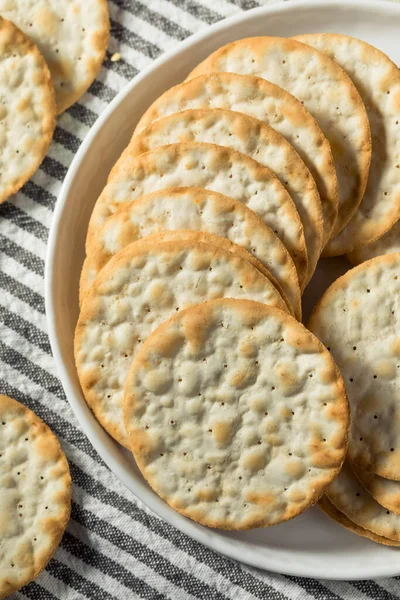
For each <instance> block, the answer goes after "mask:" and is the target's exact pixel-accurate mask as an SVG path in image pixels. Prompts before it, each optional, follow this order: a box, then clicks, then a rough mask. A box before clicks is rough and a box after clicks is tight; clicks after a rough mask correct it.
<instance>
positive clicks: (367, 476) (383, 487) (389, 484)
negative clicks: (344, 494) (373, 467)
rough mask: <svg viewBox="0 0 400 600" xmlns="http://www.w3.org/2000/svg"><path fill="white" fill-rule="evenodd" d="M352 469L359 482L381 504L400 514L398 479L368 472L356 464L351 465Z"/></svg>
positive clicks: (399, 486)
mask: <svg viewBox="0 0 400 600" xmlns="http://www.w3.org/2000/svg"><path fill="white" fill-rule="evenodd" d="M352 469H353V472H354V473H355V475H356V477H357V479H358V480H359V481H360V483H361V484H362V485H363V486H364V487H365V489H366V490H367V491H368V492H369V493H370V494H371V496H372V497H373V498H375V500H376V501H377V502H378V503H379V504H380V505H381V506H383V507H384V508H387V509H388V510H390V511H391V512H393V513H395V514H396V515H400V481H393V480H392V479H386V478H385V477H380V476H379V475H375V473H368V471H366V470H365V469H363V468H361V467H357V466H356V465H352Z"/></svg>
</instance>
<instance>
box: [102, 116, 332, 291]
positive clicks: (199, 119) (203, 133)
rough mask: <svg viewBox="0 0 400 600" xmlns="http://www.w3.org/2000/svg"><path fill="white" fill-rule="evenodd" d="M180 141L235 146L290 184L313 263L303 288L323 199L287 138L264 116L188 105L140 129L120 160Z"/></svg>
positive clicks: (315, 255) (317, 246)
mask: <svg viewBox="0 0 400 600" xmlns="http://www.w3.org/2000/svg"><path fill="white" fill-rule="evenodd" d="M175 142H206V143H211V144H218V145H219V146H225V147H228V148H233V149H234V150H237V151H238V152H242V153H243V154H246V155H247V156H250V157H251V158H254V159H255V160H257V161H258V162H259V163H261V164H262V165H264V166H265V167H268V168H269V169H271V171H272V172H273V173H274V175H276V176H277V177H278V179H279V181H280V182H281V183H282V184H283V185H284V186H285V188H286V190H287V191H288V192H289V194H290V197H291V198H292V200H293V202H294V204H295V206H296V209H297V212H298V213H299V216H300V219H301V222H302V225H303V229H304V237H305V241H306V246H307V257H308V265H305V266H304V269H303V271H302V272H299V281H300V286H301V288H302V289H304V287H305V285H306V283H308V282H309V281H310V279H311V277H312V275H313V273H314V271H315V267H316V264H317V261H318V259H319V257H320V254H321V250H322V244H323V221H322V208H321V200H320V197H319V193H318V189H317V186H316V184H315V181H314V179H313V177H312V175H311V173H310V171H309V170H308V168H307V167H306V165H305V164H304V162H303V161H302V159H301V158H300V156H299V154H298V153H297V152H296V151H295V149H294V148H293V146H291V144H290V143H289V142H287V141H286V139H285V138H284V137H283V136H282V135H280V134H279V133H278V132H276V131H275V130H274V129H273V128H272V127H270V126H269V125H267V124H266V123H265V122H262V121H259V120H258V119H257V120H256V119H253V118H252V117H249V116H248V115H244V114H243V113H237V112H233V111H227V110H224V109H209V110H206V109H189V110H186V111H182V112H179V113H175V114H173V115H170V116H169V117H165V118H164V119H159V120H158V121H156V122H155V123H153V124H151V125H150V126H149V127H148V128H147V129H145V130H144V131H142V132H141V133H140V134H138V135H136V136H135V137H134V138H133V139H132V141H131V142H130V144H129V146H128V147H127V148H126V150H125V151H124V153H123V154H122V156H121V158H120V160H119V161H118V162H117V165H116V167H114V168H115V169H118V166H119V165H120V164H123V162H124V160H126V159H127V157H129V156H138V155H139V154H143V153H144V152H148V151H149V150H152V149H153V148H158V147H159V146H164V145H167V144H172V143H175Z"/></svg>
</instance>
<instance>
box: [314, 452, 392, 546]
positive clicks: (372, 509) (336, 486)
mask: <svg viewBox="0 0 400 600" xmlns="http://www.w3.org/2000/svg"><path fill="white" fill-rule="evenodd" d="M326 495H327V497H328V500H329V501H330V502H331V503H332V504H333V505H334V506H335V507H336V508H337V509H338V510H339V511H340V512H341V513H343V514H344V515H345V516H346V517H347V518H348V519H350V521H353V523H355V524H356V525H358V526H359V527H362V528H363V529H366V530H367V531H371V532H372V533H374V534H376V535H378V536H381V537H383V538H388V539H389V540H394V541H395V542H400V516H399V515H395V514H394V513H392V512H390V510H387V509H386V508H384V507H383V506H381V505H380V504H379V503H378V502H377V501H376V500H374V498H373V497H372V496H371V495H370V494H369V493H368V492H367V490H366V489H365V488H364V487H363V486H362V485H361V483H360V482H359V481H358V479H357V477H356V476H355V475H354V473H353V471H352V469H351V467H350V464H349V463H348V462H347V461H346V462H345V464H344V465H343V468H342V470H341V471H340V473H339V475H338V477H336V479H335V480H334V481H333V482H332V483H331V484H330V486H329V488H328V489H327V491H326Z"/></svg>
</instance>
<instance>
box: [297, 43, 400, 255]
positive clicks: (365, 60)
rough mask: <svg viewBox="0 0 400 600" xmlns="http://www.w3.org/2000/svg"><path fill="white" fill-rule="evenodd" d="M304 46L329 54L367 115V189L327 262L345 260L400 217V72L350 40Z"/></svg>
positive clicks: (328, 250)
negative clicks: (332, 258)
mask: <svg viewBox="0 0 400 600" xmlns="http://www.w3.org/2000/svg"><path fill="white" fill-rule="evenodd" d="M296 39H299V40H300V41H301V42H304V43H306V44H309V45H310V46H313V47H314V48H316V49H317V50H319V51H321V52H323V53H324V54H327V55H328V56H330V57H331V58H334V59H335V61H336V62H337V63H338V64H339V65H340V66H341V67H342V68H343V69H344V70H345V71H346V73H347V74H348V75H349V76H350V77H351V79H352V81H353V83H354V84H355V85H356V87H357V89H358V91H359V92H360V96H361V98H362V100H363V103H364V105H365V108H366V110H367V114H368V119H369V123H370V127H371V136H372V159H371V167H370V172H369V178H368V184H367V187H366V190H365V193H364V196H363V199H362V202H361V204H360V206H359V207H358V209H357V212H356V213H355V215H354V217H353V218H352V219H351V221H350V222H349V224H348V225H347V226H346V227H345V229H343V230H342V231H341V232H340V234H339V235H337V236H336V237H334V238H333V239H332V240H331V241H330V242H329V244H328V245H327V246H326V248H325V250H324V256H337V255H339V254H346V253H348V252H351V251H352V250H354V249H355V248H358V247H360V246H365V245H366V244H369V243H371V242H373V241H374V240H376V239H378V238H379V237H381V236H382V235H383V234H384V233H385V232H386V231H388V229H390V227H391V226H392V225H393V224H394V223H395V222H396V221H397V220H398V218H399V214H400V158H399V156H400V71H399V69H398V67H397V65H395V64H394V63H393V62H392V61H391V60H390V58H389V57H388V56H386V54H384V53H383V52H381V51H380V50H378V49H377V48H374V47H373V46H370V45H369V44H367V43H366V42H362V41H361V40H357V39H355V38H352V37H349V36H347V35H339V34H331V33H324V34H310V35H301V36H297V37H296Z"/></svg>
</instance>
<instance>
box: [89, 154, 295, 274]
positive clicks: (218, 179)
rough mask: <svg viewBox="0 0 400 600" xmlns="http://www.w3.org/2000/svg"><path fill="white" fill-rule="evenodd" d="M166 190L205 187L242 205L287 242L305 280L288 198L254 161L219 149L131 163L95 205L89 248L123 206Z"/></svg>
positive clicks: (142, 158)
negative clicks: (99, 232)
mask: <svg viewBox="0 0 400 600" xmlns="http://www.w3.org/2000/svg"><path fill="white" fill-rule="evenodd" d="M167 187H200V188H204V189H209V190H211V191H214V192H221V193H223V194H226V195H227V196H230V197H231V198H235V199H236V200H240V202H243V204H245V205H246V206H248V207H249V208H251V209H252V210H254V212H255V213H257V214H258V215H259V216H260V217H261V218H262V219H263V221H264V222H265V223H266V224H267V225H268V226H269V227H271V228H272V229H273V230H274V232H275V233H276V234H277V236H278V237H279V238H280V239H281V240H282V242H283V243H284V245H285V246H286V248H287V249H288V251H289V253H290V256H291V257H292V259H293V262H294V263H295V265H296V269H297V273H298V275H299V278H301V276H302V274H304V271H305V270H306V269H307V248H306V244H305V239H304V232H303V225H302V223H301V220H300V217H299V215H298V212H297V210H296V207H295V205H294V203H293V200H292V199H291V197H290V196H289V194H288V192H287V191H286V190H285V188H284V187H283V185H282V184H281V183H280V182H279V180H278V179H277V177H275V175H274V174H273V173H272V172H271V171H270V170H269V169H267V168H266V167H263V166H262V165H260V163H258V162H257V161H255V160H254V159H252V158H250V157H248V156H245V155H244V154H241V153H240V152H237V151H235V150H232V149H230V148H223V147H222V146H217V145H215V144H203V143H194V142H193V143H187V144H171V145H169V146H162V147H161V148H156V149H155V150H151V151H150V152H146V153H145V154H142V155H140V156H136V157H134V158H129V159H127V161H126V162H125V163H124V164H123V165H121V167H120V168H119V169H118V171H116V172H115V173H114V176H113V178H112V180H111V181H110V182H109V183H108V184H107V186H106V187H105V188H104V190H103V192H102V193H101V195H100V197H99V198H98V200H97V202H96V204H95V207H94V209H93V213H92V216H91V219H90V222H89V230H88V239H87V247H89V245H90V240H91V238H92V236H93V235H95V234H97V232H98V230H99V228H100V227H101V226H102V225H103V224H104V221H105V220H106V218H107V217H109V216H110V215H111V214H113V213H115V212H116V211H117V210H118V209H119V208H121V206H122V205H123V204H124V203H127V202H131V201H132V200H135V199H136V198H139V197H140V196H143V195H144V194H148V193H149V192H155V191H157V190H160V189H165V188H167Z"/></svg>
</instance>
